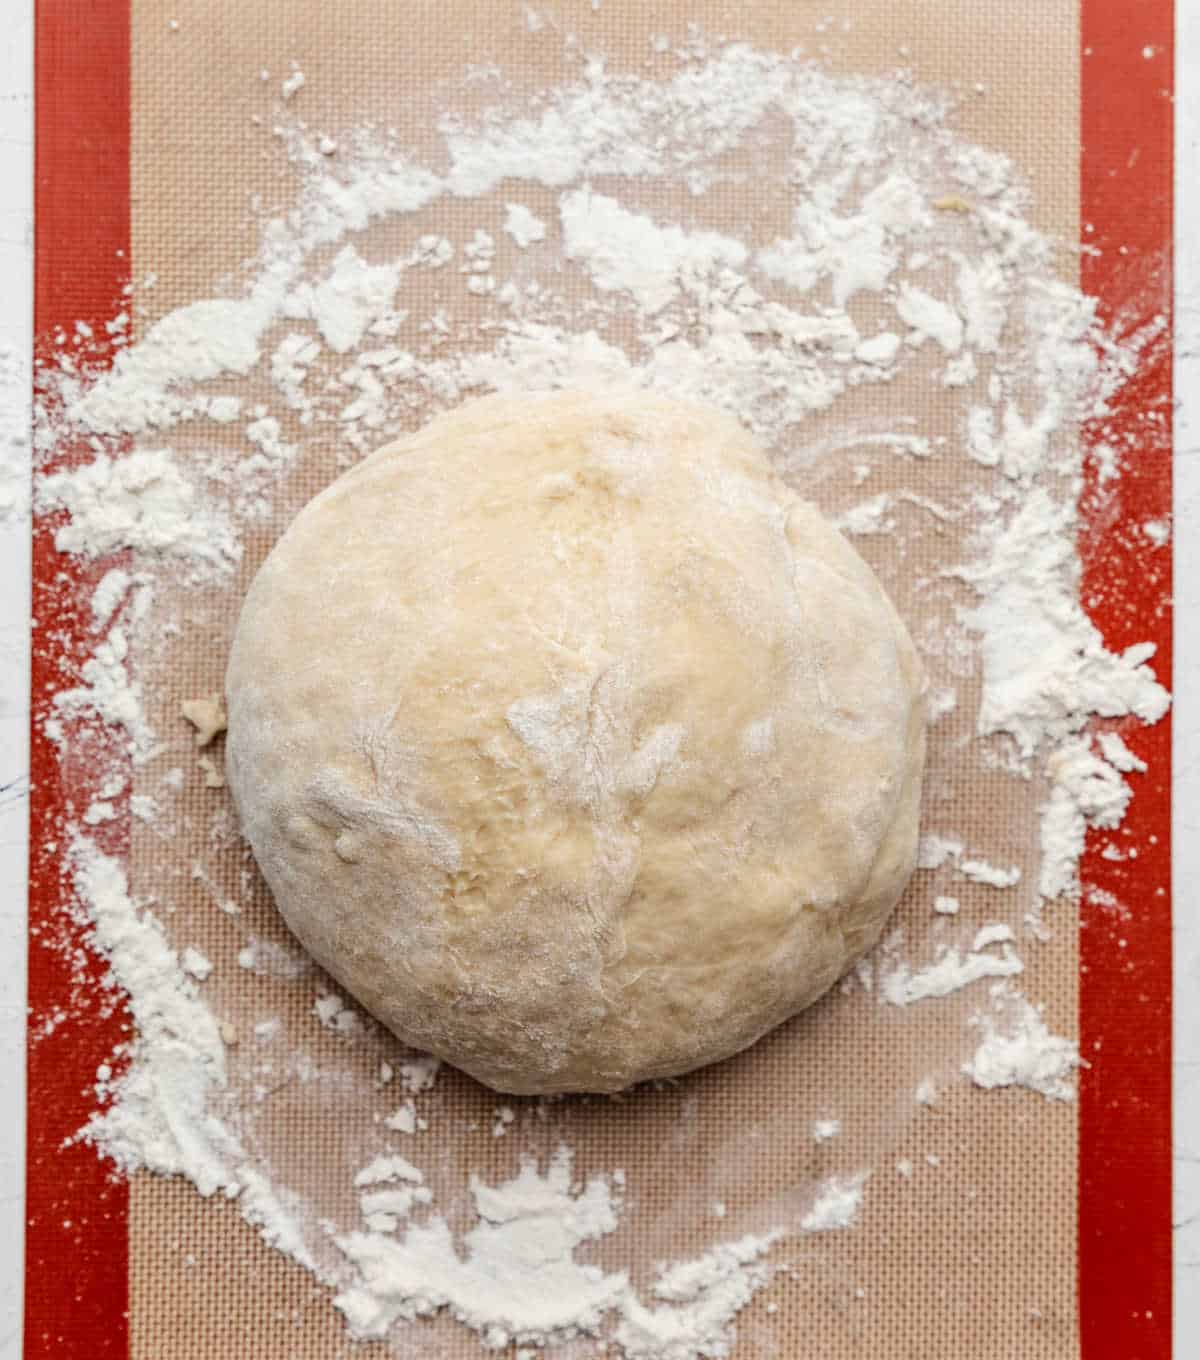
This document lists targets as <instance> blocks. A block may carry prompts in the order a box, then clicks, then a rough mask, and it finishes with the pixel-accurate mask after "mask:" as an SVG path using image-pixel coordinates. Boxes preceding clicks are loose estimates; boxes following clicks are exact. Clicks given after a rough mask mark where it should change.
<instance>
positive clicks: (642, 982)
mask: <svg viewBox="0 0 1200 1360" xmlns="http://www.w3.org/2000/svg"><path fill="white" fill-rule="evenodd" d="M226 687H227V697H228V705H229V735H228V748H227V749H228V773H229V783H230V786H231V788H232V790H233V794H234V797H235V799H236V801H237V805H238V808H239V810H240V813H241V818H242V824H243V827H244V829H245V833H246V835H247V837H248V838H249V841H250V844H251V846H252V847H253V849H254V853H255V856H256V857H257V859H258V863H259V865H260V866H261V868H262V871H263V874H264V875H265V877H266V880H267V882H268V884H269V885H270V887H271V890H272V892H273V893H274V895H275V900H276V902H277V903H278V905H279V909H280V911H281V912H282V913H283V915H284V917H285V919H286V920H287V922H288V924H289V925H290V926H291V928H292V930H293V931H294V932H295V934H296V935H297V936H298V937H299V938H300V940H301V941H302V942H303V944H304V945H305V946H306V948H307V949H308V950H309V951H310V952H311V953H312V954H313V956H314V957H315V958H316V959H317V960H318V961H319V962H320V963H321V964H322V965H323V966H324V967H325V968H326V969H328V971H329V972H330V973H331V974H333V976H334V977H335V978H337V979H338V980H339V981H340V982H341V983H342V984H343V985H344V986H345V987H346V989H347V990H348V991H349V992H351V993H352V994H353V995H354V996H356V997H357V998H358V1000H359V1001H360V1002H362V1004H363V1005H364V1006H365V1007H366V1008H367V1009H368V1010H369V1011H371V1012H372V1013H373V1014H374V1015H376V1016H377V1017H378V1018H379V1019H380V1020H382V1021H383V1023H384V1024H385V1025H387V1026H388V1027H389V1028H390V1029H391V1030H393V1031H394V1032H395V1033H396V1034H397V1035H398V1036H399V1037H400V1038H401V1039H403V1040H404V1041H405V1042H406V1043H409V1044H412V1045H413V1046H415V1047H417V1048H419V1049H424V1050H427V1051H428V1052H430V1053H434V1054H436V1055H437V1056H439V1057H441V1058H444V1059H446V1060H447V1061H448V1062H450V1063H453V1064H455V1065H456V1066H458V1067H461V1068H463V1069H465V1070H466V1071H467V1072H469V1073H470V1074H471V1075H472V1076H474V1077H476V1078H478V1079H479V1080H480V1081H482V1082H485V1083H486V1084H487V1085H489V1086H492V1087H494V1088H496V1089H497V1090H499V1091H511V1092H518V1093H531V1092H551V1091H616V1090H619V1089H620V1088H622V1087H624V1086H628V1085H629V1084H630V1083H631V1082H635V1081H639V1080H641V1079H643V1078H647V1077H669V1076H673V1075H676V1074H678V1073H681V1072H686V1071H688V1070H689V1069H691V1068H694V1067H699V1066H701V1065H702V1064H704V1063H710V1062H713V1061H715V1060H716V1059H719V1058H724V1057H727V1056H729V1055H730V1054H732V1053H736V1052H737V1051H738V1050H739V1049H743V1048H745V1047H746V1046H747V1045H749V1044H752V1043H754V1041H755V1040H756V1039H758V1038H759V1037H760V1036H761V1035H762V1034H764V1033H765V1032H766V1031H767V1030H769V1029H771V1028H773V1027H774V1026H775V1025H778V1024H779V1023H780V1022H781V1021H783V1020H786V1019H787V1018H788V1017H789V1016H791V1015H794V1014H795V1013H796V1012H797V1011H799V1010H801V1009H802V1008H803V1007H805V1006H807V1005H809V1004H810V1003H811V1002H813V1001H815V1000H816V999H817V997H819V996H820V995H821V994H822V993H823V992H824V991H826V989H827V988H829V987H830V986H832V985H833V983H834V982H836V981H837V979H838V978H839V977H840V976H841V975H842V974H843V973H844V972H845V971H846V970H847V969H848V968H849V967H850V966H851V965H852V964H853V963H854V962H855V960H857V959H858V958H859V956H860V955H861V954H862V953H863V952H864V951H865V950H866V949H867V948H869V947H870V945H871V944H873V943H874V941H875V940H876V939H877V937H878V936H879V933H880V930H881V929H882V927H883V924H884V921H885V920H886V918H887V916H888V913H889V912H890V911H891V909H892V907H893V905H894V904H895V902H896V899H897V898H898V897H899V895H900V893H901V891H902V889H903V888H904V885H905V883H906V881H907V879H908V877H909V874H910V873H911V871H912V868H913V864H914V859H915V853H916V836H917V803H918V795H919V787H920V780H921V769H922V763H923V758H924V732H925V717H924V701H923V692H924V681H923V677H922V671H921V667H920V664H919V662H918V660H917V657H916V654H915V652H914V649H913V646H912V643H911V641H910V639H909V637H908V634H907V632H906V631H905V628H904V626H903V624H902V623H901V622H900V620H899V618H898V617H897V615H896V612H895V610H894V609H893V608H892V606H891V604H890V603H889V601H888V599H887V597H886V596H885V595H884V593H883V590H882V589H881V587H880V585H879V582H878V581H877V580H876V578H875V576H874V575H873V574H872V572H871V570H870V569H869V568H868V567H867V565H866V564H865V563H864V562H863V561H862V559H861V558H860V557H859V556H858V555H857V553H855V552H854V550H853V549H852V548H851V547H850V546H849V545H848V544H847V543H846V542H845V540H844V539H843V538H842V537H841V536H840V535H839V534H838V533H837V532H836V531H835V530H834V529H833V528H832V527H831V526H830V525H829V524H828V522H827V521H826V520H824V519H823V518H822V517H821V515H820V514H819V513H818V512H817V511H816V510H815V509H814V508H813V507H812V506H811V505H809V504H808V503H807V502H805V501H803V500H801V499H800V498H799V497H797V496H795V495H794V494H793V493H792V492H791V491H789V490H788V489H787V487H786V486H784V484H783V483H782V482H781V481H780V480H779V479H778V478H777V477H776V476H775V475H774V474H773V473H772V471H771V468H770V466H769V464H768V461H767V459H766V457H765V455H764V454H763V452H762V450H761V449H760V448H759V447H758V446H757V445H756V444H755V443H754V441H753V440H752V439H751V438H750V437H749V436H748V435H747V434H746V433H745V432H744V431H743V430H742V428H741V427H740V426H739V425H738V424H737V423H736V422H735V421H733V420H731V419H730V418H728V417H727V416H725V415H722V414H721V413H719V412H717V411H714V410H709V409H706V408H703V407H699V406H693V405H685V404H681V403H679V402H676V401H671V400H666V399H664V398H661V397H658V396H654V395H650V394H647V393H641V392H622V393H616V394H597V393H591V392H568V393H563V394H558V395H553V396H518V397H508V396H496V397H488V398H485V399H484V400H481V401H476V402H472V403H470V404H468V405H466V406H463V407H461V408H459V409H458V410H456V411H453V412H451V413H450V414H448V415H444V416H441V417H439V418H438V419H436V420H434V421H432V422H431V423H430V424H429V425H428V426H427V427H426V428H425V429H423V430H422V431H421V432H420V433H419V434H417V435H415V436H413V437H411V438H407V439H401V440H399V441H398V442H396V443H394V444H390V445H388V446H387V447H386V448H383V449H381V450H380V451H379V452H378V453H376V454H374V455H373V456H372V457H370V458H368V459H366V460H365V461H364V462H363V463H361V464H360V465H359V466H357V467H356V468H354V469H353V470H352V471H350V472H348V473H347V474H346V475H345V476H343V477H341V478H339V480H338V481H336V482H334V483H333V485H331V486H330V487H328V488H327V489H326V490H325V491H323V492H322V493H321V494H320V495H319V496H317V497H316V498H315V499H314V500H313V501H311V502H310V503H309V504H308V505H307V506H306V507H305V508H304V509H303V510H302V511H301V512H300V514H299V515H298V516H297V517H296V519H295V521H294V522H293V524H292V525H291V527H290V528H289V529H288V530H287V532H286V533H285V534H284V535H283V537H282V538H281V539H280V541H279V543H278V544H277V545H276V547H275V549H274V551H273V552H272V553H271V555H270V556H269V557H268V558H267V560H266V562H265V563H264V564H263V566H262V568H261V570H260V571H259V573H258V575H257V577H256V578H255V580H254V583H253V585H252V586H251V588H250V592H249V594H248V595H247V598H246V601H245V604H244V606H243V609H242V614H241V619H240V621H239V623H238V628H237V635H236V638H235V640H234V644H233V651H232V655H231V657H230V661H229V672H228V676H227V681H226Z"/></svg>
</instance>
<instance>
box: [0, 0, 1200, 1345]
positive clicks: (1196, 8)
mask: <svg viewBox="0 0 1200 1360" xmlns="http://www.w3.org/2000/svg"><path fill="white" fill-rule="evenodd" d="M33 3H34V0H7V3H6V5H5V12H4V18H5V25H4V34H3V36H2V37H0V185H2V186H3V190H2V191H0V297H2V298H3V305H2V306H0V348H15V349H17V350H18V352H19V353H21V354H22V355H24V356H25V359H26V362H27V361H28V346H29V334H30V328H31V322H32V286H31V277H30V267H31V263H32V238H33V232H32V212H33V186H32V146H33V93H32V85H33V82H32V46H33ZM1177 8H1178V11H1179V18H1178V41H1177V80H1176V85H1177V89H1178V91H1179V99H1178V105H1177V124H1176V126H1177V157H1178V163H1179V164H1180V165H1184V166H1188V167H1190V173H1189V174H1188V175H1183V176H1180V181H1181V182H1180V184H1179V186H1178V188H1177V197H1176V207H1177V218H1176V220H1177V247H1176V298H1177V312H1176V326H1177V358H1176V370H1175V373H1176V378H1175V390H1176V394H1177V396H1178V397H1179V410H1178V415H1177V421H1178V423H1177V426H1176V439H1175V442H1176V461H1175V585H1176V607H1177V619H1176V644H1175V645H1176V652H1175V837H1174V847H1175V969H1176V974H1175V976H1176V1010H1175V1045H1176V1047H1175V1110H1176V1122H1175V1226H1176V1234H1175V1237H1176V1241H1175V1246H1176V1260H1175V1272H1176V1275H1175V1278H1176V1322H1175V1335H1176V1354H1177V1356H1178V1357H1179V1360H1184V1357H1186V1356H1189V1355H1196V1354H1200V914H1197V912H1196V911H1195V909H1194V908H1193V904H1192V894H1191V885H1192V884H1193V883H1194V882H1196V881H1198V880H1200V177H1197V176H1196V175H1195V173H1194V171H1195V167H1196V166H1197V165H1198V164H1200V80H1198V79H1197V76H1198V75H1200V5H1194V4H1189V3H1188V2H1187V0H1177ZM0 580H2V581H3V583H4V585H3V590H2V591H0V884H2V885H3V893H2V895H0V1091H3V1092H4V1096H5V1102H4V1103H5V1114H4V1117H3V1120H2V1122H0V1360H18V1358H19V1356H20V1353H21V1336H20V1302H21V1266H22V1238H23V1212H22V1210H23V1204H22V1199H23V1188H24V1165H23V1152H24V1149H23V1141H24V1118H23V1112H24V1100H23V1098H22V1092H23V1090H24V1075H25V1042H24V1014H25V853H26V838H27V804H26V800H25V798H24V796H23V791H24V788H25V779H24V776H25V774H26V770H27V740H26V725H27V720H28V617H29V609H28V590H29V562H28V531H27V528H26V527H25V526H24V525H20V524H17V525H13V524H3V523H0Z"/></svg>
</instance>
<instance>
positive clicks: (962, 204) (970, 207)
mask: <svg viewBox="0 0 1200 1360" xmlns="http://www.w3.org/2000/svg"><path fill="white" fill-rule="evenodd" d="M933 206H934V207H935V208H936V209H937V210H938V212H953V213H969V212H974V211H975V206H974V204H972V203H970V202H969V201H968V200H967V199H965V198H963V197H961V196H960V195H959V194H946V195H945V196H944V197H942V198H935V199H934V200H933Z"/></svg>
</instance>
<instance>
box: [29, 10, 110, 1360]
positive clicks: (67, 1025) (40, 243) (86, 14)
mask: <svg viewBox="0 0 1200 1360" xmlns="http://www.w3.org/2000/svg"><path fill="white" fill-rule="evenodd" d="M34 35H35V43H36V65H35V75H34V90H35V98H36V133H35V136H36V142H35V156H34V176H35V184H34V211H35V214H36V216H35V226H36V237H35V245H34V261H35V265H34V327H35V332H34V333H35V336H36V337H38V345H37V348H35V357H36V356H37V355H38V353H39V352H40V353H43V354H44V353H47V352H48V351H47V350H46V349H45V348H44V345H45V343H46V337H47V336H50V335H52V334H53V333H54V331H55V330H56V328H59V327H61V328H63V329H64V330H65V331H66V332H67V333H68V335H71V334H73V333H74V331H75V322H76V321H78V320H83V321H85V322H87V323H88V324H90V326H91V327H92V330H93V332H94V335H95V339H94V340H93V341H92V342H90V344H89V353H90V355H91V357H92V358H93V359H98V360H99V361H100V362H101V363H103V362H106V361H107V360H110V359H111V357H112V353H111V346H110V345H109V344H108V341H107V332H106V331H105V327H104V323H105V321H107V320H111V319H112V317H113V316H114V315H116V313H117V312H118V311H120V310H121V307H122V305H123V303H124V301H125V299H124V298H123V296H122V290H123V288H124V287H125V285H126V284H127V283H128V279H129V75H130V64H129V51H130V49H129V39H130V23H129V0H37V7H36V16H35V29H34ZM106 347H107V348H106ZM34 381H35V390H36V387H37V376H36V372H35V380H34ZM85 456H90V455H89V453H88V451H86V450H82V449H78V448H74V449H73V448H71V447H62V448H60V449H58V450H57V451H56V453H55V457H56V458H58V459H59V460H61V461H62V462H64V463H66V462H69V461H71V460H73V459H77V458H81V457H85ZM53 527H54V526H53V524H52V523H50V522H49V521H48V520H47V519H46V517H41V516H35V518H34V524H33V622H32V655H33V661H32V680H31V683H32V690H31V694H32V701H33V714H34V718H33V723H32V730H31V747H30V773H31V780H32V784H31V788H32V792H31V795H30V856H29V922H30V926H29V929H30V942H29V1034H30V1039H29V1044H28V1050H27V1069H26V1070H27V1081H28V1087H27V1092H28V1094H27V1102H28V1103H27V1122H26V1128H27V1154H26V1182H25V1185H26V1204H27V1218H26V1229H25V1328H24V1355H25V1360H51V1357H54V1360H62V1357H65V1356H84V1355H86V1356H89V1357H97V1358H98V1360H99V1358H101V1357H102V1358H103V1360H116V1358H117V1357H125V1356H127V1355H128V1354H129V1319H128V1298H129V1286H128V1260H129V1250H128V1246H129V1236H128V1205H129V1190H128V1186H127V1184H126V1183H125V1182H124V1181H122V1180H119V1179H117V1178H116V1177H114V1176H113V1174H112V1169H111V1167H110V1166H109V1165H107V1164H106V1163H104V1162H102V1161H101V1160H100V1158H99V1157H97V1155H96V1152H95V1149H94V1148H92V1147H89V1146H86V1145H84V1146H80V1145H78V1144H68V1143H67V1140H69V1139H70V1138H71V1137H72V1135H74V1134H75V1133H76V1132H77V1131H78V1129H79V1128H80V1127H81V1126H82V1125H83V1124H84V1123H85V1121H86V1120H87V1117H88V1115H89V1113H90V1112H91V1111H92V1109H93V1108H94V1107H95V1095H94V1092H93V1090H92V1087H93V1084H94V1082H95V1080H96V1069H97V1067H99V1065H100V1064H101V1063H103V1062H105V1061H106V1060H107V1059H108V1058H109V1056H110V1055H111V1053H112V1050H113V1047H114V1045H116V1044H117V1043H119V1042H120V1041H121V1040H122V1039H125V1038H127V1037H128V1032H129V1031H128V1020H127V1015H126V1012H125V1009H124V1007H123V1006H122V1005H120V1004H119V1003H118V1002H117V999H116V996H115V994H114V993H113V992H112V991H111V990H106V989H104V988H103V987H102V986H101V977H102V974H103V972H104V969H103V966H102V964H101V963H100V962H99V961H98V960H97V959H96V958H95V956H94V955H93V954H91V953H90V952H89V951H88V950H86V949H84V948H81V947H80V946H81V945H82V940H83V935H82V931H81V929H80V927H79V925H78V923H77V922H76V921H75V920H73V918H72V912H71V898H70V890H69V883H68V880H67V877H66V875H65V874H64V870H63V852H64V849H65V846H64V843H63V838H62V834H61V832H62V827H63V822H64V819H65V818H66V817H68V816H74V817H78V815H79V814H80V813H82V812H83V810H84V809H85V808H86V806H87V801H86V800H87V798H88V797H89V795H90V794H91V793H92V792H93V790H92V789H91V788H90V779H91V777H94V765H93V767H92V769H91V770H89V762H88V759H87V751H86V747H85V746H80V747H78V748H76V749H69V752H68V758H67V759H66V760H65V761H63V762H62V766H61V768H60V762H59V758H58V752H57V750H56V748H55V747H54V746H53V744H52V743H51V742H50V741H49V740H47V738H46V737H45V735H44V733H43V732H42V730H41V727H40V721H39V719H40V718H41V717H42V716H44V714H45V712H46V706H47V704H48V703H49V702H50V700H51V698H52V696H53V694H54V693H55V692H56V691H58V690H60V689H62V688H64V687H66V686H68V685H70V684H71V683H72V681H71V680H70V679H69V678H67V677H65V676H64V674H63V671H62V669H61V667H60V663H61V661H62V659H63V658H64V657H65V658H76V657H78V656H80V655H82V654H86V651H87V650H88V649H90V648H91V647H94V645H95V641H96V638H95V634H93V633H91V632H90V629H89V627H88V624H89V622H90V620H89V619H88V618H86V617H85V611H86V600H87V591H86V589H85V586H86V583H87V582H89V581H94V580H95V579H98V577H99V575H100V574H102V573H103V571H104V569H105V568H107V567H108V566H110V565H112V564H111V563H96V564H94V565H93V566H92V567H89V568H87V569H86V570H83V569H80V567H79V566H78V564H76V563H74V562H73V561H72V560H71V559H70V558H66V557H63V556H60V555H59V554H58V553H57V552H55V550H54V545H53ZM81 605H82V608H81ZM114 801H115V803H116V806H117V810H118V817H117V820H116V821H115V822H112V823H109V824H107V825H106V826H105V828H104V839H103V846H104V848H105V849H106V850H107V851H109V852H111V853H115V854H121V853H123V852H124V851H125V850H126V848H127V845H128V834H129V825H128V803H127V798H121V799H117V800H114ZM60 1012H61V1013H63V1015H64V1018H63V1019H61V1020H60V1021H58V1022H57V1023H55V1021H54V1017H55V1015H56V1014H58V1013H60ZM47 1029H50V1031H51V1032H49V1033H46V1031H47Z"/></svg>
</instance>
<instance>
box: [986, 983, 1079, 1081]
mask: <svg viewBox="0 0 1200 1360" xmlns="http://www.w3.org/2000/svg"><path fill="white" fill-rule="evenodd" d="M973 1023H974V1024H975V1025H976V1026H977V1027H978V1029H979V1031H980V1033H981V1035H982V1036H983V1037H982V1039H981V1041H980V1043H979V1047H978V1048H977V1049H976V1050H975V1053H974V1055H973V1056H972V1058H971V1059H970V1061H969V1062H967V1063H964V1064H963V1072H964V1073H966V1075H967V1076H968V1077H970V1078H971V1080H972V1081H973V1082H974V1083H975V1084H976V1086H982V1087H985V1088H987V1089H989V1090H990V1089H991V1088H993V1087H996V1086H1024V1087H1025V1088H1026V1089H1027V1090H1030V1091H1036V1092H1037V1093H1038V1094H1039V1095H1043V1096H1045V1097H1046V1098H1047V1099H1048V1100H1073V1099H1074V1098H1075V1085H1074V1080H1073V1078H1074V1073H1075V1069H1076V1068H1078V1067H1080V1066H1082V1063H1081V1061H1080V1058H1079V1050H1078V1049H1077V1047H1076V1046H1075V1044H1073V1043H1072V1042H1071V1041H1070V1040H1069V1039H1061V1038H1059V1037H1058V1036H1057V1035H1054V1034H1051V1033H1050V1031H1049V1030H1048V1029H1047V1028H1046V1023H1045V1021H1044V1020H1043V1019H1042V1017H1041V1015H1040V1014H1039V1013H1038V1011H1037V1010H1036V1008H1035V1007H1033V1006H1031V1005H1030V1004H1029V1002H1028V1001H1026V1000H1025V999H1024V997H1022V996H1020V995H1018V994H1017V993H1015V992H1012V991H1010V990H1008V989H1005V988H999V989H997V992H996V994H995V995H994V997H993V1001H992V1007H991V1009H990V1010H988V1011H984V1012H982V1013H981V1014H979V1015H977V1016H976V1017H975V1019H974V1021H973Z"/></svg>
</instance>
